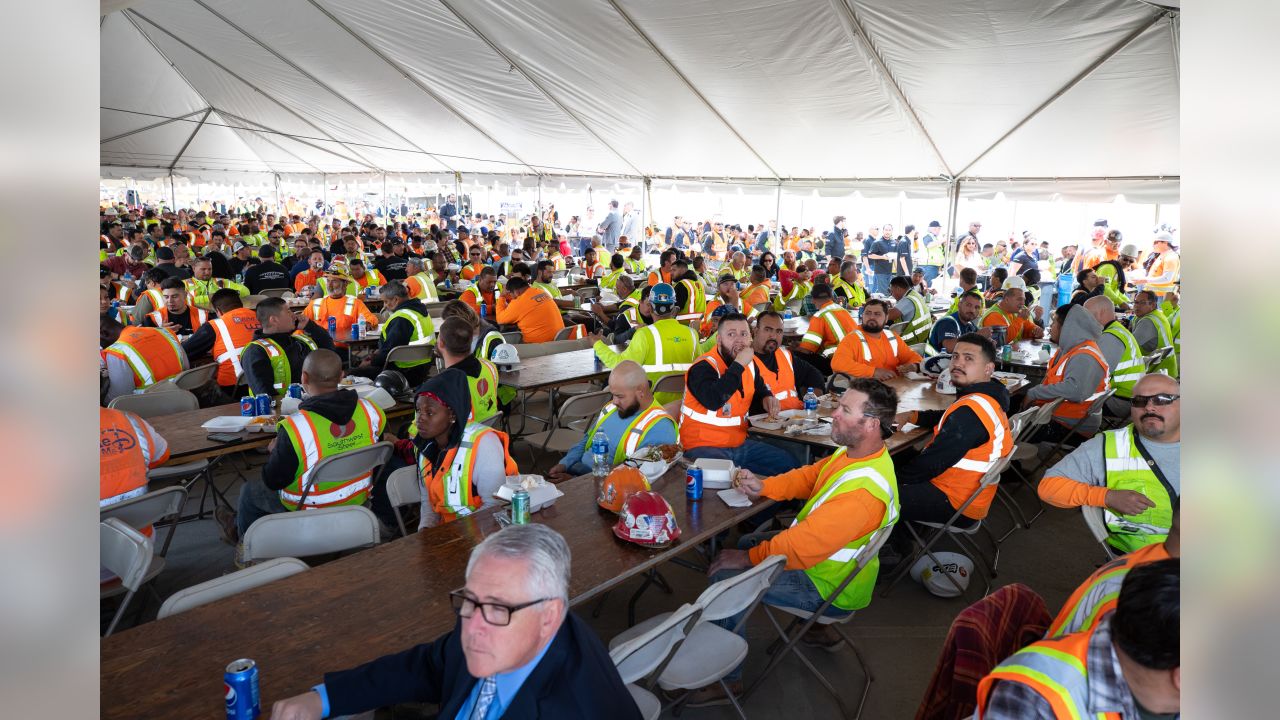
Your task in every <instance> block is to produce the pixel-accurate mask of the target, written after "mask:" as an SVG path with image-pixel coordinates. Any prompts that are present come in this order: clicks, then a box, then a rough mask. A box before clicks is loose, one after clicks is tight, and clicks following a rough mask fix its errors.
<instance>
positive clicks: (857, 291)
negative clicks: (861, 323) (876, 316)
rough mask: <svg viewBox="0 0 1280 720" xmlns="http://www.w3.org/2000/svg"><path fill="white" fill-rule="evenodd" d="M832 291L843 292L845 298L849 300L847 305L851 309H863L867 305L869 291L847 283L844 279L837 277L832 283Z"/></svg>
mask: <svg viewBox="0 0 1280 720" xmlns="http://www.w3.org/2000/svg"><path fill="white" fill-rule="evenodd" d="M831 289H832V291H833V292H834V291H835V290H843V291H844V296H845V297H846V298H847V302H846V304H847V305H848V306H849V307H861V306H863V305H865V304H866V303H867V291H866V289H865V288H863V287H862V286H861V285H857V284H855V283H851V282H848V281H846V280H845V279H844V278H842V277H837V278H836V279H835V280H834V281H833V282H832V283H831Z"/></svg>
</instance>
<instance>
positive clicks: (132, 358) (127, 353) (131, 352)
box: [105, 328, 186, 388]
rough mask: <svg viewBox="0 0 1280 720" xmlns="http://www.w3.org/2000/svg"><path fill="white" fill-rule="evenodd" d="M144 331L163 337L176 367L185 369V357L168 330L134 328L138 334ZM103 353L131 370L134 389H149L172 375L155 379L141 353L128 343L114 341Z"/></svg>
mask: <svg viewBox="0 0 1280 720" xmlns="http://www.w3.org/2000/svg"><path fill="white" fill-rule="evenodd" d="M130 329H133V328H130ZM144 329H145V330H153V331H155V332H159V333H160V334H161V336H162V337H164V339H165V340H166V341H167V342H168V344H169V348H170V349H172V350H173V353H174V355H175V356H177V360H178V367H179V368H180V369H186V363H185V362H183V360H184V358H185V357H186V355H185V354H184V353H183V351H182V345H180V344H179V343H178V339H177V338H175V337H174V336H173V334H172V333H170V332H169V331H168V330H165V329H164V328H136V330H137V331H138V332H141V331H143V330H144ZM130 337H133V335H131V336H130ZM105 352H106V353H108V354H111V355H115V356H117V357H119V358H120V359H121V360H124V361H125V362H126V363H128V365H129V367H130V369H132V370H133V375H134V387H135V388H145V387H150V386H152V385H155V384H156V383H157V382H158V381H159V380H164V379H166V378H169V377H172V375H166V376H165V377H163V378H156V373H155V371H154V370H153V369H152V367H151V364H150V363H148V362H147V359H146V358H145V357H143V355H142V353H140V352H138V349H137V348H135V347H134V346H133V345H132V344H130V343H129V342H128V341H116V342H115V343H114V344H112V345H111V346H110V347H108V348H107V349H106V350H105ZM174 374H176V373H174Z"/></svg>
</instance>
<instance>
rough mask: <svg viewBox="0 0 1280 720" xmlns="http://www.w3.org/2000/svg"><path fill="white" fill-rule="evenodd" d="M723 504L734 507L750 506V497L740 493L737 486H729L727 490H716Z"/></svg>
mask: <svg viewBox="0 0 1280 720" xmlns="http://www.w3.org/2000/svg"><path fill="white" fill-rule="evenodd" d="M716 495H719V496H720V499H721V500H723V501H724V504H725V505H728V506H729V507H736V508H746V507H751V499H750V498H748V497H747V496H746V495H743V494H742V491H741V490H738V489H737V488H729V489H728V490H720V491H718V492H716Z"/></svg>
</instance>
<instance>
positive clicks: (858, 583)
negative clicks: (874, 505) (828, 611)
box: [791, 447, 899, 610]
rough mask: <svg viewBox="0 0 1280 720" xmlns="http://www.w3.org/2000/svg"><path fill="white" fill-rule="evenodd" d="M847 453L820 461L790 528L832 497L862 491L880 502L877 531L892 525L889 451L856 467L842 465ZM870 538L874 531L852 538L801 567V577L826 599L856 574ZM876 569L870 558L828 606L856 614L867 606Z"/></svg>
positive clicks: (894, 493)
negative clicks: (808, 493) (808, 494)
mask: <svg viewBox="0 0 1280 720" xmlns="http://www.w3.org/2000/svg"><path fill="white" fill-rule="evenodd" d="M847 454H848V449H847V448H843V447H842V448H840V449H839V450H836V452H835V454H834V455H832V456H831V457H829V458H827V460H826V461H825V462H824V463H823V466H822V469H821V470H819V471H818V480H817V482H816V483H814V487H815V488H816V490H815V492H814V493H813V495H812V496H811V497H810V498H809V500H808V501H807V502H806V503H805V504H804V507H802V508H801V509H800V512H799V514H797V515H796V518H795V520H793V521H792V523H791V527H795V526H796V525H798V524H800V523H801V522H804V519H805V518H806V517H808V516H809V513H811V512H813V511H814V510H816V509H818V508H819V507H821V506H822V504H823V503H825V502H826V501H828V500H830V499H831V498H833V497H836V496H839V495H843V494H844V493H850V492H855V491H857V490H866V491H867V492H869V493H871V496H872V497H874V498H876V499H877V500H879V501H881V502H883V503H884V504H885V513H884V516H883V517H882V518H881V519H880V523H879V525H877V527H876V530H879V529H880V528H883V527H887V526H889V525H892V524H893V523H894V522H896V521H897V519H898V508H899V505H898V481H897V475H896V474H895V473H894V469H893V460H892V458H891V457H890V455H889V450H888V448H887V447H886V448H881V449H880V452H879V453H877V454H876V455H874V456H872V457H871V458H869V459H868V460H866V461H864V462H859V463H847V464H846V463H845V462H842V461H844V460H845V458H846V457H847ZM874 534H875V531H872V532H870V533H867V534H866V535H863V536H862V537H859V538H855V539H854V540H852V541H850V542H849V544H847V545H845V546H844V547H842V548H840V549H839V550H837V551H835V552H834V553H832V554H831V556H830V557H828V558H827V559H825V560H822V561H821V562H819V563H818V564H816V565H814V566H813V567H810V568H806V569H805V571H804V572H805V574H806V575H808V576H809V579H810V580H811V581H812V582H813V585H814V587H816V588H817V589H818V593H819V594H820V595H822V598H823V599H824V600H825V599H828V598H829V597H830V596H831V593H833V592H835V589H836V588H837V587H839V586H840V583H842V582H844V580H845V578H846V577H848V575H849V573H851V572H853V571H854V570H855V568H856V567H857V564H858V559H859V558H860V557H861V555H862V553H863V552H865V551H866V547H867V543H868V541H869V540H870V539H871V536H872V535H874ZM879 569H880V559H879V558H878V557H877V558H872V559H871V560H870V561H869V562H868V563H867V564H866V566H865V567H864V568H863V570H862V572H860V573H858V576H857V577H856V578H854V580H853V581H852V582H850V583H849V584H848V585H847V586H846V587H845V589H844V591H843V592H841V593H840V595H838V596H837V597H836V599H835V601H833V602H832V605H834V606H836V607H838V608H840V609H842V610H858V609H861V608H864V607H866V606H867V605H868V604H869V603H870V602H871V593H872V591H873V590H874V589H875V584H876V574H877V573H878V572H879Z"/></svg>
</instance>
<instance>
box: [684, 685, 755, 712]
mask: <svg viewBox="0 0 1280 720" xmlns="http://www.w3.org/2000/svg"><path fill="white" fill-rule="evenodd" d="M725 685H728V686H729V690H730V691H731V692H732V693H733V695H734V697H737V696H739V695H741V694H742V681H741V680H725ZM729 704H730V703H729V696H728V695H727V694H726V693H725V691H724V686H722V685H721V684H720V683H718V682H717V683H711V684H710V685H707V686H706V687H701V688H698V689H697V690H694V691H693V692H692V693H689V701H688V702H686V703H685V707H691V708H700V707H711V706H713V705H729Z"/></svg>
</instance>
